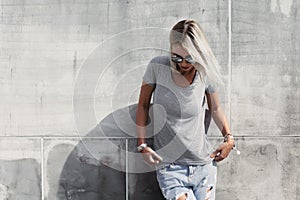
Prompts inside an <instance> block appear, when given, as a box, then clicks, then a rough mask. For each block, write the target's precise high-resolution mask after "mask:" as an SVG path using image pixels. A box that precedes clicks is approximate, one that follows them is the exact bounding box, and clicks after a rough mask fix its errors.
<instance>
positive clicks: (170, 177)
mask: <svg viewBox="0 0 300 200" xmlns="http://www.w3.org/2000/svg"><path fill="white" fill-rule="evenodd" d="M156 174H157V180H158V183H159V186H160V189H161V191H162V194H163V195H164V197H165V198H166V199H167V200H177V199H178V198H179V197H180V196H182V195H184V194H186V195H187V200H214V199H215V191H216V182H217V166H216V163H215V162H214V161H212V162H211V163H210V164H207V165H180V164H164V165H162V166H160V167H159V168H158V169H157V173H156Z"/></svg>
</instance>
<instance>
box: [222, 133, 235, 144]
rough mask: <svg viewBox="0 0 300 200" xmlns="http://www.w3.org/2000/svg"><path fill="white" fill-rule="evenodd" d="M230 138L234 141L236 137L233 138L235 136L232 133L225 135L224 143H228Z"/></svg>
mask: <svg viewBox="0 0 300 200" xmlns="http://www.w3.org/2000/svg"><path fill="white" fill-rule="evenodd" d="M229 137H231V138H232V139H234V137H233V135H232V134H231V133H226V135H224V142H227V141H228V138H229Z"/></svg>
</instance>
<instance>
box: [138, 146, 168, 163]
mask: <svg viewBox="0 0 300 200" xmlns="http://www.w3.org/2000/svg"><path fill="white" fill-rule="evenodd" d="M141 153H142V155H143V158H144V160H145V161H146V163H148V164H150V165H157V164H158V163H159V162H161V161H162V160H163V159H162V157H160V156H159V155H158V154H157V153H156V152H155V151H154V150H153V149H151V147H146V148H144V149H143V150H142V151H141Z"/></svg>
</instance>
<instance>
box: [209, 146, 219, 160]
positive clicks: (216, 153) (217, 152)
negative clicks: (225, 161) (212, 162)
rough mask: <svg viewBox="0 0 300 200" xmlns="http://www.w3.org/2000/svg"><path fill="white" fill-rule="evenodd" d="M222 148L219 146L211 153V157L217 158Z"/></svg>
mask: <svg viewBox="0 0 300 200" xmlns="http://www.w3.org/2000/svg"><path fill="white" fill-rule="evenodd" d="M220 151H221V150H220V149H219V148H218V149H217V150H215V151H214V152H213V153H212V154H211V155H210V157H211V158H215V157H216V156H217V155H218V154H219V153H220Z"/></svg>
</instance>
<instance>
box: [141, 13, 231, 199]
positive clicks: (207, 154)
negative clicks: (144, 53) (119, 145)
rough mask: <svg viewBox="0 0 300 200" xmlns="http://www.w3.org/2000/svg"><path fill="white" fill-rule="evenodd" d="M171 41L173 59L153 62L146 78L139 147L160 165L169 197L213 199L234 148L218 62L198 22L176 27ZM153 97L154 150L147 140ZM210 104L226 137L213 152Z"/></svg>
mask: <svg viewBox="0 0 300 200" xmlns="http://www.w3.org/2000/svg"><path fill="white" fill-rule="evenodd" d="M169 39H170V55H169V56H160V57H155V58H154V59H152V60H151V61H150V63H149V64H148V66H147V69H146V72H145V74H144V76H143V83H142V86H141V90H140V97H139V102H138V108H137V113H136V124H137V134H138V147H137V149H138V151H139V152H141V153H142V154H143V157H144V159H145V161H146V162H147V163H149V164H151V165H155V166H156V168H157V180H158V183H159V186H160V188H161V191H162V194H163V195H164V197H165V198H166V199H170V200H177V199H178V200H184V199H189V200H194V199H197V200H202V199H203V200H204V199H210V200H211V199H214V198H215V190H216V175H217V168H216V163H215V162H219V161H221V160H223V159H224V158H226V157H227V156H228V154H229V153H230V151H231V149H232V148H233V147H234V139H233V136H232V134H231V133H230V129H229V125H228V123H227V120H226V116H225V114H224V112H223V110H222V108H221V107H220V103H219V97H218V88H219V87H218V86H220V85H221V84H222V81H221V78H220V75H219V73H218V62H217V61H216V59H215V57H214V55H213V53H212V51H211V49H210V47H209V45H208V43H207V41H206V39H205V36H204V33H203V31H202V29H201V27H200V26H199V24H197V23H196V22H195V21H194V20H190V19H187V20H182V21H179V22H178V23H177V24H175V25H174V26H173V28H172V30H171V32H170V38H169ZM152 96H153V106H154V107H153V119H151V120H153V123H154V130H155V131H154V132H155V133H154V134H155V135H154V147H153V149H152V148H151V147H150V146H148V145H147V142H146V135H147V133H146V125H147V122H148V120H149V119H148V115H149V109H150V101H151V98H152ZM205 99H206V100H205ZM206 102H207V105H208V108H209V110H210V112H211V113H212V118H213V119H214V121H215V123H216V124H217V126H218V128H219V129H220V131H221V133H222V135H223V136H224V143H222V144H221V145H220V146H219V148H218V149H217V150H216V151H214V152H213V153H211V151H210V148H209V145H208V141H207V137H206V134H205V128H204V116H205V103H206Z"/></svg>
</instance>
